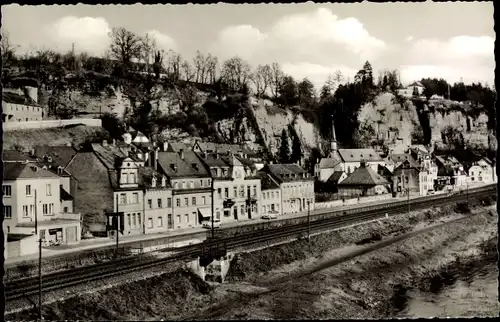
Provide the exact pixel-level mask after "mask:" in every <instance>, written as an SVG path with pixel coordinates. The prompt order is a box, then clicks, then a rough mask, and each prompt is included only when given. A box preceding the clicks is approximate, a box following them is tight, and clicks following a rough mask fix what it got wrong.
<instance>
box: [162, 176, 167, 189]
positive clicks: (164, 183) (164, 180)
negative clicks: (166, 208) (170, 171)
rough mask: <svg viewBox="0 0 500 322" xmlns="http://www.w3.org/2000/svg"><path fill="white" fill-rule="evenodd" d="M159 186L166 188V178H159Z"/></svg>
mask: <svg viewBox="0 0 500 322" xmlns="http://www.w3.org/2000/svg"><path fill="white" fill-rule="evenodd" d="M161 186H162V187H166V186H167V178H165V177H161Z"/></svg>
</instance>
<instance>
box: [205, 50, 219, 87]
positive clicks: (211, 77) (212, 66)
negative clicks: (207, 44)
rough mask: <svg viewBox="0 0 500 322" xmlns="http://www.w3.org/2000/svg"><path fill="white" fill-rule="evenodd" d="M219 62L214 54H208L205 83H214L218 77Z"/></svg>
mask: <svg viewBox="0 0 500 322" xmlns="http://www.w3.org/2000/svg"><path fill="white" fill-rule="evenodd" d="M217 64H218V59H217V57H215V56H212V55H211V54H208V56H207V59H206V63H205V65H206V69H207V70H206V74H205V75H206V80H205V83H208V84H214V83H215V79H216V77H217Z"/></svg>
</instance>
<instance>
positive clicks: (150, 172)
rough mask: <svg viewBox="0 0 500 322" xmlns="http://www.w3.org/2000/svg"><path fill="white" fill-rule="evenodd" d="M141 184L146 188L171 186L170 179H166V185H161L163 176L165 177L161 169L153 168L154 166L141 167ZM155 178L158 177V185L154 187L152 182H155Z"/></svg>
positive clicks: (139, 170) (139, 171)
mask: <svg viewBox="0 0 500 322" xmlns="http://www.w3.org/2000/svg"><path fill="white" fill-rule="evenodd" d="M138 173H139V185H140V186H141V187H144V188H146V189H150V188H152V189H161V188H163V189H168V188H171V187H170V184H169V183H168V180H167V181H166V187H162V186H161V182H162V178H163V177H164V176H163V174H162V173H161V172H160V171H157V170H155V169H153V168H152V167H139V168H138ZM153 178H155V179H156V187H153V186H152V185H151V184H152V182H153Z"/></svg>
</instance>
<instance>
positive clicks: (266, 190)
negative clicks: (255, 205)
mask: <svg viewBox="0 0 500 322" xmlns="http://www.w3.org/2000/svg"><path fill="white" fill-rule="evenodd" d="M259 177H260V182H261V189H262V198H261V200H260V203H261V208H262V211H261V214H271V213H275V214H277V215H278V216H279V215H281V214H282V210H281V189H280V185H279V183H278V182H276V181H275V180H274V179H273V178H272V177H271V176H270V175H269V174H268V173H265V172H259Z"/></svg>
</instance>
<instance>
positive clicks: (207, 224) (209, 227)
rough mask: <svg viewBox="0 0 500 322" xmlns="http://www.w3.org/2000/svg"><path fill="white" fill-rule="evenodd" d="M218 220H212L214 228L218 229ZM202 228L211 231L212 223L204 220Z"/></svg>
mask: <svg viewBox="0 0 500 322" xmlns="http://www.w3.org/2000/svg"><path fill="white" fill-rule="evenodd" d="M220 226H221V224H220V219H214V228H220ZM203 228H208V229H212V221H211V220H205V221H203Z"/></svg>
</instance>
